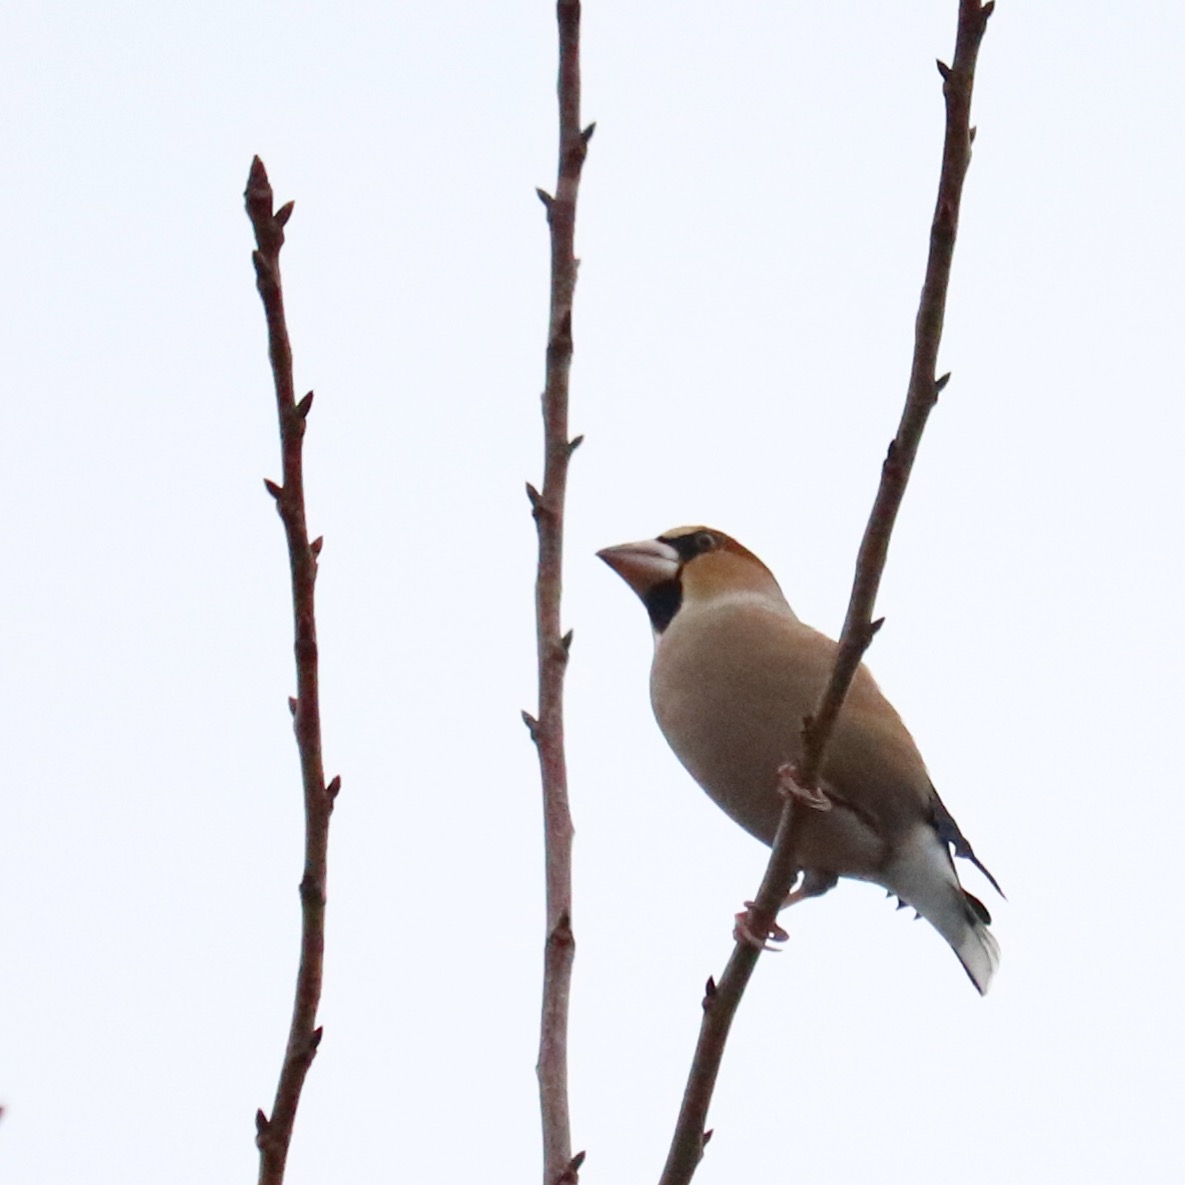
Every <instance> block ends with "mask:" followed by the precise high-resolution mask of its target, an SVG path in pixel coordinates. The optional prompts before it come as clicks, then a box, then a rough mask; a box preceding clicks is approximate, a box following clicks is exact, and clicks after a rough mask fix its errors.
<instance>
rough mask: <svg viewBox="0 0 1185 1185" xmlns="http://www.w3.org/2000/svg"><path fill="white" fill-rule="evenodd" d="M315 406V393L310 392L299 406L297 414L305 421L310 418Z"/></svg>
mask: <svg viewBox="0 0 1185 1185" xmlns="http://www.w3.org/2000/svg"><path fill="white" fill-rule="evenodd" d="M312 406H313V393H312V391H310V392H309V393H308V394H307V395H306V396H305V397H304V398H303V399H302V400H301V401H300V402H299V403H298V404H297V405H296V414H297V415H298V416H299V417H300V418H301V419H302V420H303V419H306V418H307V417H308V414H309V411H310V410H311V409H312Z"/></svg>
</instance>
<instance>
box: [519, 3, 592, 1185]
mask: <svg viewBox="0 0 1185 1185" xmlns="http://www.w3.org/2000/svg"><path fill="white" fill-rule="evenodd" d="M556 19H557V22H558V25H559V81H558V86H557V89H558V94H559V124H560V143H559V166H558V170H557V178H556V189H555V194H554V196H552V195H550V194H547V193H544V192H543V191H542V190H540V191H539V197H540V199H541V200H542V202H543V204H544V206H545V207H546V209H547V222H548V226H549V228H550V232H551V308H550V314H549V318H548V329H547V367H546V378H545V385H544V391H543V434H544V444H543V448H544V466H543V489H542V490H541V491H540V490H536V489H535V488H534V487H533V486H528V487H527V493H528V494H529V496H530V499H531V510H532V513H533V514H534V517H535V525H536V530H537V532H538V536H539V564H538V570H537V576H536V581H535V624H536V641H537V647H538V662H539V714H538V717H537V718H535V717H532V716H529V715H527V714H526V713H524V714H523V715H524V719H525V720H526V723H527V727H528V729H529V730H530V733H531V738H532V739H533V740H534V742H535V747H536V749H537V750H538V753H539V770H540V776H541V780H542V784H543V826H544V859H545V862H546V874H545V875H546V915H547V928H546V938H545V944H544V955H543V1004H542V1016H541V1018H540V1028H539V1060H538V1062H537V1064H536V1067H535V1071H536V1074H537V1076H538V1079H539V1107H540V1113H541V1115H540V1117H541V1120H542V1125H543V1181H544V1185H575V1182H576V1179H577V1174H578V1173H579V1169H580V1163H581V1161H582V1160H583V1154H580V1155H579V1156H577V1157H573V1155H572V1134H571V1121H570V1117H569V1110H568V999H569V992H570V987H571V981H572V961H573V958H574V955H575V950H576V944H575V939H574V938H573V933H572V816H571V812H570V810H569V807H568V773H567V765H566V762H565V757H564V672H565V670H566V668H567V665H568V650H569V647H570V646H571V643H572V635H571V634H570V633H569V634H563V633H562V632H561V624H560V596H561V592H562V574H563V546H564V497H565V493H566V490H567V484H568V461H569V459H570V458H571V456H572V453H573V451H574V450H575V448H576V446H577V445H578V444H579V443H580V439H579V437H578V438H576V439H574V440H572V439H569V437H568V379H569V374H570V372H571V368H572V299H573V295H574V292H575V289H576V266H577V260H576V255H575V250H574V238H575V227H576V195H577V192H578V190H579V187H580V173H581V169H582V167H583V165H584V158H585V155H586V153H587V151H588V140H589V137H590V136H591V135H592V128H591V127H589V128H586V129H582V128H581V126H580V4H579V2H578V0H558V3H557V5H556Z"/></svg>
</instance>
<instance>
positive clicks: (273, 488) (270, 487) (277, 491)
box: [263, 477, 284, 502]
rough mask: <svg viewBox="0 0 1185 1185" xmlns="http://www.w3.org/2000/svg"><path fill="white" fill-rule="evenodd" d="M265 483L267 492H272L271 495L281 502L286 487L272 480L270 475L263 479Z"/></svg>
mask: <svg viewBox="0 0 1185 1185" xmlns="http://www.w3.org/2000/svg"><path fill="white" fill-rule="evenodd" d="M263 485H264V488H265V489H266V490H267V492H268V493H269V494H271V496H272V497H273V498H275V500H276V501H277V502H279V500H280V499H281V498H282V497H283V496H284V487H283V486H278V485H276V483H275V482H274V481H272V480H271V478H270V477H265V478H264V479H263Z"/></svg>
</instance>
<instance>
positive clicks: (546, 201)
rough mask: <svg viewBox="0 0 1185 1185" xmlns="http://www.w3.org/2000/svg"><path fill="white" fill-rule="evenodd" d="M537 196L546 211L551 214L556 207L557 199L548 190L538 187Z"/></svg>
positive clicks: (536, 188)
mask: <svg viewBox="0 0 1185 1185" xmlns="http://www.w3.org/2000/svg"><path fill="white" fill-rule="evenodd" d="M535 194H536V196H537V197H538V198H539V200H540V201H541V202H542V203H543V207H544V209H545V210H546V211H547V212H548V214H550V213H551V208H552V206H554V205H555V198H553V197H552V196H551V194H550V193H548V192H547V190H546V189H540V188H539V187H538V186H536V187H535Z"/></svg>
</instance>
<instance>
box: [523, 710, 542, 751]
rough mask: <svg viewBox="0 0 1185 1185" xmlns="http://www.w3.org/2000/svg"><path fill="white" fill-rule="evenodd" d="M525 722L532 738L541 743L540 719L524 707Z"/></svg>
mask: <svg viewBox="0 0 1185 1185" xmlns="http://www.w3.org/2000/svg"><path fill="white" fill-rule="evenodd" d="M522 715H523V723H524V724H525V725H526V726H527V732H529V733H530V734H531V740H533V741H534V742H535V744H538V743H539V721H538V720H536V719H535V717H534V716H532V715H531V713H530V712H528V711H527V710H526V709H525V708H524V709H523V714H522Z"/></svg>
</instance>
